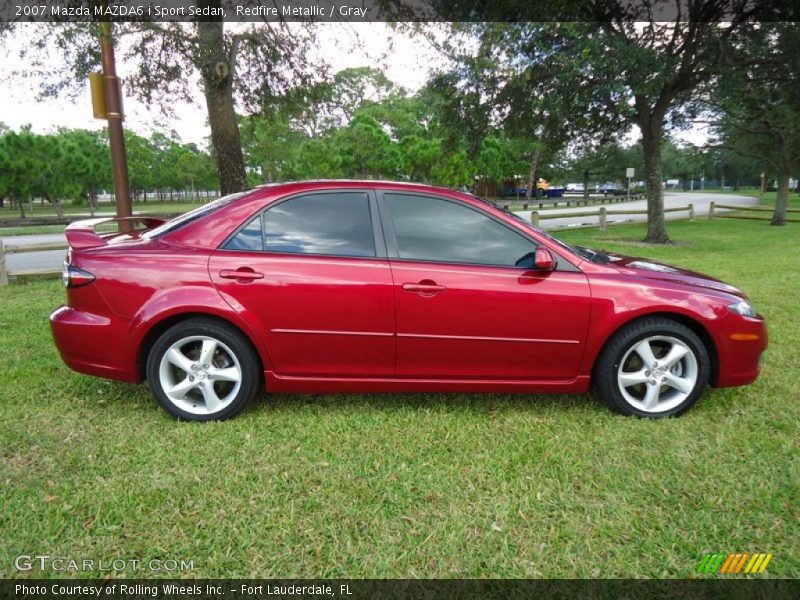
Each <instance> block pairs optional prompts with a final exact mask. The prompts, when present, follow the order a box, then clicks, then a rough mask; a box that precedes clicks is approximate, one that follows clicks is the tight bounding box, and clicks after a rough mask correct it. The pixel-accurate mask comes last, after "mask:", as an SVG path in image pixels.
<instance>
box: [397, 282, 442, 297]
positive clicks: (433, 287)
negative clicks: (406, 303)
mask: <svg viewBox="0 0 800 600" xmlns="http://www.w3.org/2000/svg"><path fill="white" fill-rule="evenodd" d="M403 289H404V290H405V291H407V292H417V293H418V294H423V295H428V294H430V295H433V294H438V293H439V292H443V291H445V290H446V289H447V288H446V287H445V286H443V285H439V284H438V283H436V282H435V281H431V280H430V279H423V280H422V281H420V282H419V283H404V284H403Z"/></svg>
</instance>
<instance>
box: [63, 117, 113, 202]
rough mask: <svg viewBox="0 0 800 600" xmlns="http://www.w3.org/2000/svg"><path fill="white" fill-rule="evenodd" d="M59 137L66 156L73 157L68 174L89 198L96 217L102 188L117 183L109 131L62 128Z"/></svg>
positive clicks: (85, 196)
mask: <svg viewBox="0 0 800 600" xmlns="http://www.w3.org/2000/svg"><path fill="white" fill-rule="evenodd" d="M59 137H60V138H61V139H62V142H63V144H64V151H65V153H66V155H67V156H69V157H71V160H70V163H71V164H70V167H71V168H70V171H69V173H68V176H69V177H70V178H72V179H73V181H74V183H75V189H77V190H79V195H78V196H79V198H81V199H83V198H85V199H86V200H87V203H88V205H89V211H90V212H91V214H92V216H94V213H95V211H96V210H97V196H98V194H99V193H100V190H102V189H104V188H108V187H111V186H112V185H113V183H112V177H111V157H110V156H109V153H108V142H107V140H106V134H105V133H101V132H97V131H87V130H84V129H75V130H67V129H61V130H59ZM64 175H67V172H64Z"/></svg>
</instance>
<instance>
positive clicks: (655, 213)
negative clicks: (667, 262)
mask: <svg viewBox="0 0 800 600" xmlns="http://www.w3.org/2000/svg"><path fill="white" fill-rule="evenodd" d="M639 129H641V131H642V148H643V149H644V174H645V177H644V179H645V186H646V188H647V237H646V238H645V239H644V241H645V242H648V243H650V244H668V243H669V236H667V229H666V225H665V222H664V192H663V189H662V187H661V140H662V138H663V136H664V129H663V124H662V123H661V121H660V120H659V119H657V118H655V117H652V116H651V115H647V116H646V117H645V118H643V119H640V121H639Z"/></svg>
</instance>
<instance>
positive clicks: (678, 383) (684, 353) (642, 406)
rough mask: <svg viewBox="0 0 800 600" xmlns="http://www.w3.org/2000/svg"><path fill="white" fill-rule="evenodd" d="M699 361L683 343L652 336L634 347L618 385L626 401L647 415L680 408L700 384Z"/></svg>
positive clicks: (626, 356)
mask: <svg viewBox="0 0 800 600" xmlns="http://www.w3.org/2000/svg"><path fill="white" fill-rule="evenodd" d="M697 377H698V364H697V357H696V356H695V353H694V352H693V351H692V349H691V348H690V347H689V346H688V345H687V344H686V343H685V342H684V341H682V340H680V339H678V338H676V337H673V336H668V335H656V336H650V337H647V338H644V339H641V340H639V341H637V342H636V343H635V344H633V345H632V346H631V347H630V348H629V349H628V350H627V352H625V354H624V355H623V357H622V360H621V361H620V363H619V367H618V369H617V385H618V386H619V390H620V392H621V393H622V396H623V398H625V401H626V402H628V403H629V404H630V405H631V406H632V407H634V408H636V409H638V410H640V411H642V412H646V413H661V412H665V411H669V410H672V409H673V408H675V407H676V406H678V405H680V404H681V403H682V402H683V401H684V400H686V398H688V397H689V395H690V394H691V393H692V390H694V388H695V385H696V384H697Z"/></svg>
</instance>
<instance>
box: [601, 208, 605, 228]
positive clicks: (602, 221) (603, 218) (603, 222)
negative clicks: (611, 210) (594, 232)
mask: <svg viewBox="0 0 800 600" xmlns="http://www.w3.org/2000/svg"><path fill="white" fill-rule="evenodd" d="M605 230H606V207H605V206H601V207H600V231H605Z"/></svg>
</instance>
